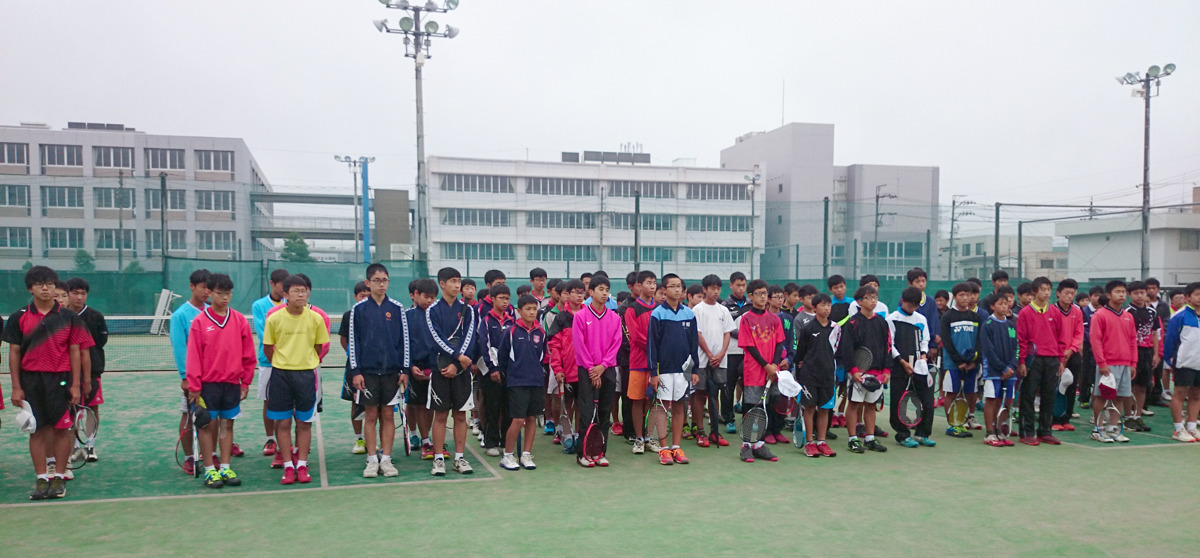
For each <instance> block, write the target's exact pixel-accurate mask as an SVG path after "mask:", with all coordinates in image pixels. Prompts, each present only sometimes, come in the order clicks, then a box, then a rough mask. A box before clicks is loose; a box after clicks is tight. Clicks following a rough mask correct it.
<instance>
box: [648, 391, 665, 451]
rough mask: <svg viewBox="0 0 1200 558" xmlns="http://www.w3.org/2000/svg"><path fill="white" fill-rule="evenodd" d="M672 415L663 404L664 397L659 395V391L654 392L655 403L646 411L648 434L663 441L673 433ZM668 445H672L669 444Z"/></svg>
mask: <svg viewBox="0 0 1200 558" xmlns="http://www.w3.org/2000/svg"><path fill="white" fill-rule="evenodd" d="M670 417H671V415H670V413H668V412H667V406H666V405H664V404H663V402H662V399H660V398H659V397H658V393H657V392H656V393H655V394H654V404H653V405H651V406H650V410H648V411H646V430H645V432H646V434H647V435H648V436H652V437H653V439H654V440H658V441H660V442H661V441H662V440H664V439H666V438H667V437H668V436H670V435H671V418H670ZM667 447H670V445H669V444H667Z"/></svg>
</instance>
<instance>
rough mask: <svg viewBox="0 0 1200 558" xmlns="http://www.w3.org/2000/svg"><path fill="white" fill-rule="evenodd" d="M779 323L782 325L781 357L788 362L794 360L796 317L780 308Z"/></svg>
mask: <svg viewBox="0 0 1200 558" xmlns="http://www.w3.org/2000/svg"><path fill="white" fill-rule="evenodd" d="M775 315H776V316H779V323H780V324H781V325H783V358H784V359H786V360H787V361H788V364H791V363H794V362H796V332H795V331H794V330H795V329H796V324H795V322H796V317H795V316H794V315H792V313H791V312H789V311H787V310H780V311H779V313H778V314H775Z"/></svg>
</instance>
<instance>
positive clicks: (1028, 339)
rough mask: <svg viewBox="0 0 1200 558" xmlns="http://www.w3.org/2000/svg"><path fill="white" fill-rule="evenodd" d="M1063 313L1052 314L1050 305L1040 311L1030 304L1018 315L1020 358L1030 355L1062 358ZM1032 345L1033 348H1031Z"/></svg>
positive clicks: (1035, 305) (1018, 348)
mask: <svg viewBox="0 0 1200 558" xmlns="http://www.w3.org/2000/svg"><path fill="white" fill-rule="evenodd" d="M1062 326H1063V315H1062V312H1057V311H1055V312H1052V311H1051V309H1050V303H1049V302H1047V303H1046V306H1044V307H1042V308H1041V309H1038V307H1037V304H1034V303H1030V304H1029V306H1026V307H1025V308H1022V309H1021V313H1020V314H1018V315H1017V350H1018V351H1020V354H1019V358H1020V359H1021V360H1024V359H1025V358H1027V357H1028V356H1029V355H1031V354H1032V355H1035V356H1040V357H1054V358H1062V356H1063V345H1062V336H1063V333H1062ZM1030 345H1032V347H1031V346H1030Z"/></svg>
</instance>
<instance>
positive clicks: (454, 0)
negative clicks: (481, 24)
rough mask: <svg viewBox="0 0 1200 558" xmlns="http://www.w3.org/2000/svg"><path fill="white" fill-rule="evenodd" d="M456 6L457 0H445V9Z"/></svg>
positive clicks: (448, 9)
mask: <svg viewBox="0 0 1200 558" xmlns="http://www.w3.org/2000/svg"><path fill="white" fill-rule="evenodd" d="M457 7H458V0H446V11H450V10H453V9H454V8H457Z"/></svg>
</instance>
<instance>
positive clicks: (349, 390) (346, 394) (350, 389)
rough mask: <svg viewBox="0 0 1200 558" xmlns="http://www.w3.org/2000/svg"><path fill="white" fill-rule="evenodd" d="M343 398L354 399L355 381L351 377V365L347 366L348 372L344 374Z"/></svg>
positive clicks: (344, 399)
mask: <svg viewBox="0 0 1200 558" xmlns="http://www.w3.org/2000/svg"><path fill="white" fill-rule="evenodd" d="M342 400H343V401H354V382H353V381H352V380H351V379H350V367H349V366H346V374H345V375H344V376H342Z"/></svg>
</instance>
